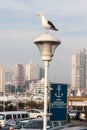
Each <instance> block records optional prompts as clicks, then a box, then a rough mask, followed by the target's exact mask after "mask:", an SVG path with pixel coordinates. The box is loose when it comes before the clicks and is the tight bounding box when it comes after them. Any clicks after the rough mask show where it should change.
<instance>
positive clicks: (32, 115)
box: [27, 109, 44, 118]
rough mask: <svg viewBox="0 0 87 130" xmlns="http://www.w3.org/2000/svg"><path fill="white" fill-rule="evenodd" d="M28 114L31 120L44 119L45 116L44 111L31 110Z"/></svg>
mask: <svg viewBox="0 0 87 130" xmlns="http://www.w3.org/2000/svg"><path fill="white" fill-rule="evenodd" d="M27 112H28V113H29V117H30V118H42V117H43V114H44V113H43V111H41V110H39V109H29V110H27Z"/></svg>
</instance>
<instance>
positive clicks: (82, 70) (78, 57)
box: [71, 49, 87, 88]
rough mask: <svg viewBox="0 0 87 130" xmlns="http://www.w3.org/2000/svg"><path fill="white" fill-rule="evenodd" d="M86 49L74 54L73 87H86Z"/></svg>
mask: <svg viewBox="0 0 87 130" xmlns="http://www.w3.org/2000/svg"><path fill="white" fill-rule="evenodd" d="M86 60H87V59H86V49H81V50H80V51H79V52H78V53H77V54H74V55H72V71H71V87H73V88H86V69H87V68H86Z"/></svg>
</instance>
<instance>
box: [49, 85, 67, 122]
mask: <svg viewBox="0 0 87 130" xmlns="http://www.w3.org/2000/svg"><path fill="white" fill-rule="evenodd" d="M51 88H52V90H51V95H50V113H51V115H50V120H52V121H63V120H66V118H67V84H60V83H59V84H51Z"/></svg>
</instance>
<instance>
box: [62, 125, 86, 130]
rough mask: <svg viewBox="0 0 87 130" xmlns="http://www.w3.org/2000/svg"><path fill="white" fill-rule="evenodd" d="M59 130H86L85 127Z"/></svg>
mask: <svg viewBox="0 0 87 130" xmlns="http://www.w3.org/2000/svg"><path fill="white" fill-rule="evenodd" d="M61 130H87V127H84V126H75V127H69V128H63V129H61Z"/></svg>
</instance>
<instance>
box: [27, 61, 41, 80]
mask: <svg viewBox="0 0 87 130" xmlns="http://www.w3.org/2000/svg"><path fill="white" fill-rule="evenodd" d="M25 77H26V80H27V81H29V80H39V79H40V67H39V65H38V64H37V63H36V62H34V61H32V60H31V61H30V62H29V63H28V64H26V66H25Z"/></svg>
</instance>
